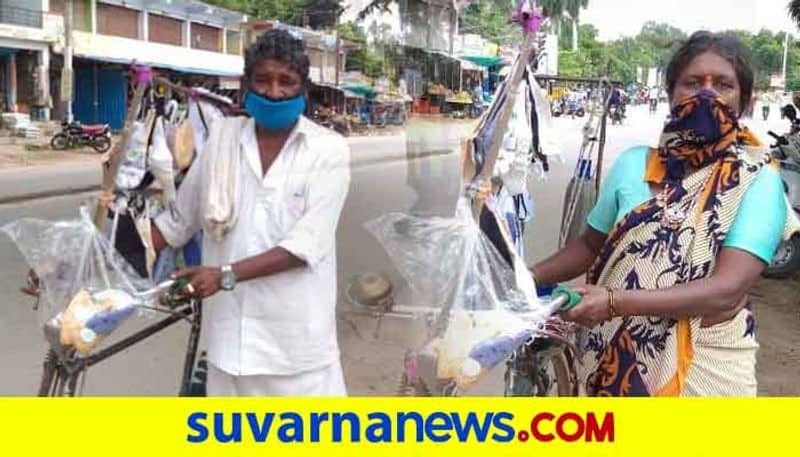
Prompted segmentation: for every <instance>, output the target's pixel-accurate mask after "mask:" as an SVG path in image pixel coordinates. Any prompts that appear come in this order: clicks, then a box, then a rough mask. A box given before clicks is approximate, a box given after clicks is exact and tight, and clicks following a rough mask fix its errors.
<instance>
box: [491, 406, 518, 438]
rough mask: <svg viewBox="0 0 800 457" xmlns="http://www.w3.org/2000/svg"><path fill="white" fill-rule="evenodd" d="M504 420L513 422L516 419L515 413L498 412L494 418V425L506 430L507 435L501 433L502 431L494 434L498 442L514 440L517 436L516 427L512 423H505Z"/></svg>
mask: <svg viewBox="0 0 800 457" xmlns="http://www.w3.org/2000/svg"><path fill="white" fill-rule="evenodd" d="M504 420H506V421H508V422H511V421H513V420H514V415H513V414H511V413H497V414H496V415H495V416H494V418H493V420H492V425H494V428H495V429H497V430H500V431H503V432H506V434H505V435H501V434H500V433H495V434H493V435H492V439H493V440H494V441H496V442H498V443H508V442H509V441H512V440H514V437H515V436H516V432H515V430H514V427H512V426H511V424H510V423H504V422H503V421H504Z"/></svg>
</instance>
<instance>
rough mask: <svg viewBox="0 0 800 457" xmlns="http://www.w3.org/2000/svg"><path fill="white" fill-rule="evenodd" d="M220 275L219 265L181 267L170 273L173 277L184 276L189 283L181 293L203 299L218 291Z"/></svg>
mask: <svg viewBox="0 0 800 457" xmlns="http://www.w3.org/2000/svg"><path fill="white" fill-rule="evenodd" d="M221 276H222V269H221V268H220V267H193V268H182V269H180V270H178V271H176V272H175V273H173V274H172V278H173V279H180V278H186V279H188V280H189V283H188V284H187V285H186V286H185V287H184V288H183V289H182V290H181V293H182V294H183V295H185V296H187V297H190V298H197V299H203V298H206V297H210V296H212V295H214V294H215V293H217V292H218V291H219V280H220V277H221Z"/></svg>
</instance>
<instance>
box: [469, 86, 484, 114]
mask: <svg viewBox="0 0 800 457" xmlns="http://www.w3.org/2000/svg"><path fill="white" fill-rule="evenodd" d="M471 95H472V110H473V111H472V116H473V117H475V118H477V117H480V115H481V113H482V112H483V87H482V86H481V81H480V79H476V80H475V82H474V86H473V87H472V94H471Z"/></svg>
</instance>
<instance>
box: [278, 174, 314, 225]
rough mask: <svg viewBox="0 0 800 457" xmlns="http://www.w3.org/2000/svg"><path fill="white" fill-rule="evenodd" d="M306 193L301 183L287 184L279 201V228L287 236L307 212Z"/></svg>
mask: <svg viewBox="0 0 800 457" xmlns="http://www.w3.org/2000/svg"><path fill="white" fill-rule="evenodd" d="M307 203H308V191H307V186H305V185H304V184H303V183H289V184H288V185H287V186H286V188H285V189H284V192H283V198H282V199H281V201H280V211H281V226H282V229H283V230H284V233H285V234H288V233H289V232H290V231H291V230H292V229H293V228H294V226H295V225H296V224H297V222H298V221H299V220H300V219H301V218H302V217H303V215H304V214H305V213H306V210H307Z"/></svg>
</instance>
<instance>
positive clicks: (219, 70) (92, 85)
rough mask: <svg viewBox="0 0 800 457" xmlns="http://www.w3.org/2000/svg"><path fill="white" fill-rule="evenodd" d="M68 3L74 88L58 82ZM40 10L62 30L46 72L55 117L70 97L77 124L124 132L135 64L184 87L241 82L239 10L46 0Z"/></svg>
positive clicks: (160, 1)
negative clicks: (181, 81)
mask: <svg viewBox="0 0 800 457" xmlns="http://www.w3.org/2000/svg"><path fill="white" fill-rule="evenodd" d="M67 2H71V3H72V43H71V44H72V56H73V67H74V78H73V80H72V81H74V84H69V83H70V81H69V78H68V77H62V74H63V69H64V68H66V65H65V56H67V55H68V52H67V49H68V43H67V41H66V39H65V38H66V36H65V32H64V30H66V29H67V27H66V23H65V22H66V21H67V19H68V15H67V12H68V10H67V5H68V3H67ZM43 8H47V11H48V12H49V15H52V16H55V17H57V18H58V23H59V24H60V27H61V30H62V33H61V34H60V36H59V38H58V40H57V41H56V42H55V43H53V45H52V49H53V51H54V54H55V57H54V59H53V65H52V67H53V69H51V72H50V76H51V80H52V83H51V92H52V93H53V95H54V98H55V99H56V103H55V105H56V117H58V118H63V117H64V116H65V114H66V113H65V111H66V104H67V103H68V100H69V98H70V97H69V96H68V92H72V94H73V96H72V100H73V102H72V109H73V113H74V117H75V119H77V120H80V121H82V122H84V123H109V124H110V125H111V127H112V128H115V129H118V128H121V127H122V126H123V124H124V120H125V113H126V112H127V102H128V94H129V89H130V81H129V78H128V74H129V72H128V69H129V68H130V65H131V63H132V62H134V61H135V62H136V63H139V64H143V65H148V66H151V67H154V68H156V69H158V70H161V71H162V72H163V73H166V74H167V75H169V76H171V77H173V79H184V80H187V81H189V82H197V81H203V82H207V81H208V79H210V78H211V79H214V80H215V81H216V82H217V84H220V83H224V82H225V80H226V78H234V79H236V80H238V78H239V77H240V76H241V74H242V72H243V69H244V60H243V58H242V52H243V36H242V33H241V31H240V26H241V24H242V23H243V22H244V21H245V20H246V16H245V15H243V14H241V13H236V12H233V11H228V10H225V9H222V8H217V7H214V6H210V5H208V4H205V3H202V2H198V1H194V0H124V1H123V0H45V1H44V2H43ZM59 102H60V103H59Z"/></svg>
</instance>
